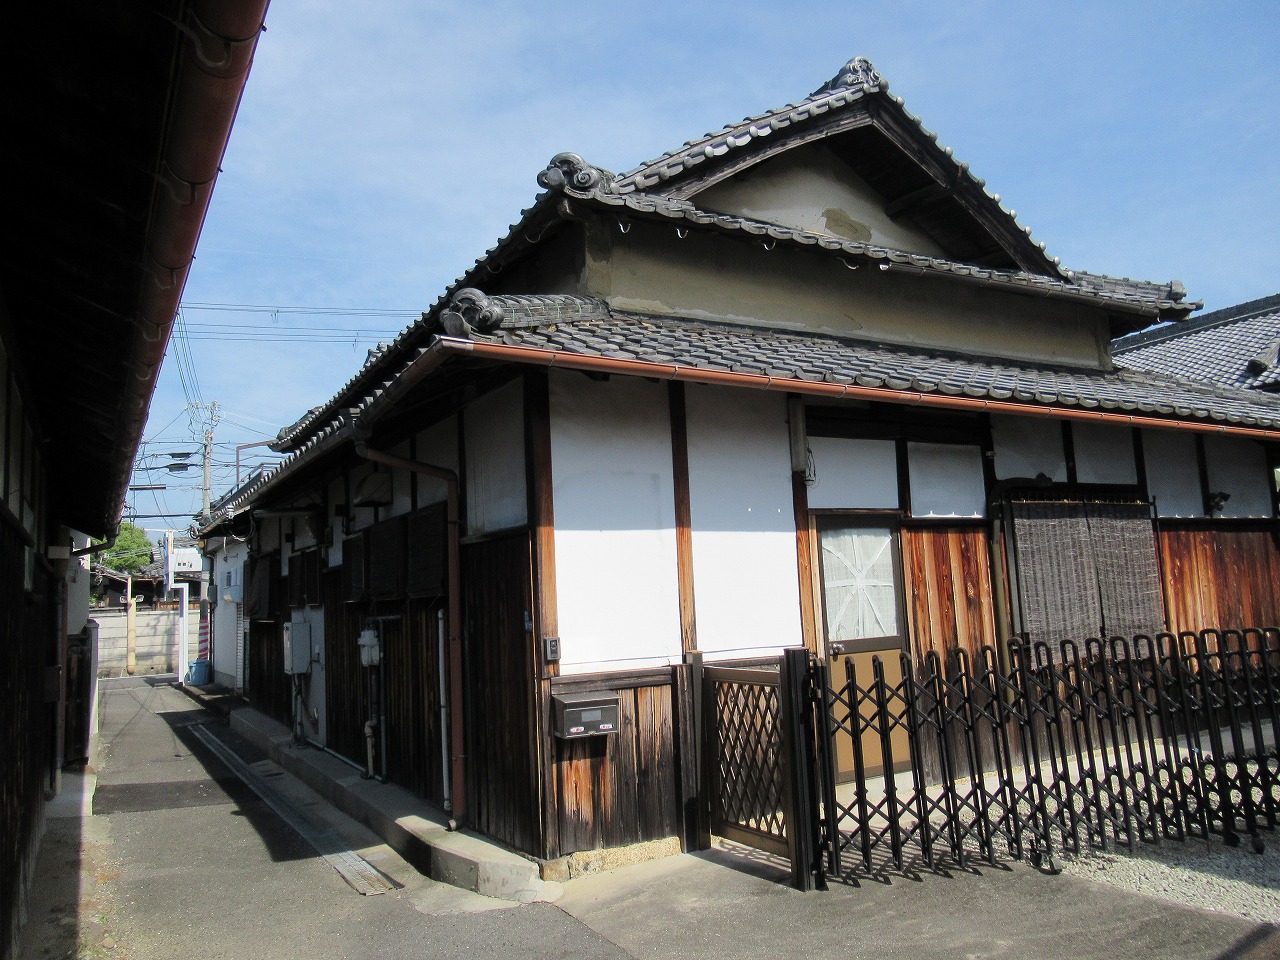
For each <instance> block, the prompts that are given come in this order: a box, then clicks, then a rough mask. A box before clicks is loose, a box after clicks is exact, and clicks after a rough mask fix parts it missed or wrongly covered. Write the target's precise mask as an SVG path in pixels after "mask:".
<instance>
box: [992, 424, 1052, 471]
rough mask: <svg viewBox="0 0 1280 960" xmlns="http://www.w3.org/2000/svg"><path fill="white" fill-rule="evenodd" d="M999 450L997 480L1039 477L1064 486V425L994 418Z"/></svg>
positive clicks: (993, 441) (996, 447) (996, 444)
mask: <svg viewBox="0 0 1280 960" xmlns="http://www.w3.org/2000/svg"><path fill="white" fill-rule="evenodd" d="M991 441H992V443H993V444H994V445H995V451H996V478H997V479H999V480H1007V479H1009V478H1010V477H1036V476H1039V475H1040V474H1042V473H1043V474H1044V475H1045V476H1047V477H1048V478H1049V479H1050V480H1057V481H1058V482H1059V483H1065V482H1066V479H1067V455H1066V453H1065V452H1064V451H1063V449H1062V423H1061V421H1059V420H1035V419H1032V418H1030V417H1000V416H995V417H992V418H991Z"/></svg>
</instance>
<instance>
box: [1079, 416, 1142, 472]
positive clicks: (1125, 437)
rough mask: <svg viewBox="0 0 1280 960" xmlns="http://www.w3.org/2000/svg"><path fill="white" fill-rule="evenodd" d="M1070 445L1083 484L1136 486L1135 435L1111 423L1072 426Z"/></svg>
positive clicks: (1126, 428) (1129, 430)
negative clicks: (1124, 484) (1131, 484)
mask: <svg viewBox="0 0 1280 960" xmlns="http://www.w3.org/2000/svg"><path fill="white" fill-rule="evenodd" d="M1071 445H1072V447H1074V449H1075V454H1076V479H1077V480H1078V481H1079V482H1080V483H1137V482H1138V466H1137V461H1136V460H1135V459H1134V454H1133V431H1132V430H1131V429H1130V428H1129V427H1120V426H1116V425H1114V424H1109V423H1073V424H1072V425H1071Z"/></svg>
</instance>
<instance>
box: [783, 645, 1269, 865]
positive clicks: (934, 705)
mask: <svg viewBox="0 0 1280 960" xmlns="http://www.w3.org/2000/svg"><path fill="white" fill-rule="evenodd" d="M1007 654H1008V655H1007V657H1006V658H1004V659H1003V660H1002V659H1001V657H1000V656H999V651H997V650H995V649H993V648H984V649H983V650H982V651H981V654H980V656H979V657H978V658H977V659H976V660H974V659H971V658H969V657H968V656H966V655H965V654H964V653H963V652H959V651H957V652H955V653H953V654H952V655H951V656H950V657H948V658H946V659H945V661H944V660H943V659H942V658H940V657H939V656H937V655H936V654H933V653H931V654H930V655H929V656H927V657H926V658H925V660H924V662H923V664H920V665H918V666H917V665H916V664H915V663H914V662H913V661H912V658H911V657H909V656H908V655H906V654H904V655H903V657H902V664H901V666H902V680H901V681H899V682H897V683H893V682H890V681H886V679H885V670H884V665H883V663H882V662H881V661H880V659H879V658H876V659H875V660H874V661H873V670H872V673H871V675H870V676H863V675H860V674H856V673H855V671H854V666H853V663H852V661H851V660H850V661H846V665H847V672H846V673H845V675H844V676H840V677H828V676H827V675H826V665H825V664H821V663H814V664H812V665H811V667H810V680H809V695H808V699H809V700H810V702H813V703H814V704H815V710H814V713H815V721H816V723H817V725H818V726H819V728H820V729H822V728H825V729H823V731H822V734H821V735H820V736H819V738H818V740H819V743H818V748H819V749H818V750H817V751H816V752H815V755H814V758H815V761H817V759H818V756H820V755H822V754H824V753H825V754H826V755H827V756H830V755H831V754H833V753H834V751H835V750H836V749H837V748H840V747H841V742H842V741H843V748H844V749H846V750H851V751H852V754H853V758H854V764H853V766H854V769H853V772H852V777H851V779H850V780H849V781H848V782H845V783H836V782H835V775H834V767H833V765H832V764H831V763H830V762H829V760H827V761H825V762H815V763H814V764H813V766H812V767H811V769H812V771H813V776H814V780H815V782H814V784H813V787H812V788H811V789H812V790H813V792H814V794H815V795H816V796H817V797H818V798H819V799H820V801H821V804H820V805H821V810H820V812H818V813H816V814H815V816H816V817H817V818H818V820H819V822H820V826H821V833H822V838H823V839H822V843H823V845H824V847H825V852H826V855H827V860H828V863H827V868H828V870H829V872H831V873H832V874H834V875H837V876H844V877H846V878H849V879H852V880H856V879H857V878H858V876H859V875H862V876H881V875H884V874H887V873H890V872H894V871H896V872H907V873H911V872H912V871H915V870H918V869H920V868H924V869H937V868H939V867H941V866H943V865H952V866H957V867H963V866H965V865H967V864H968V863H969V862H970V861H973V860H982V861H986V862H989V863H995V862H997V861H998V860H1000V859H1003V858H1006V857H1011V858H1014V859H1019V860H1023V859H1025V860H1030V861H1032V862H1035V863H1038V864H1040V865H1043V866H1046V867H1050V868H1052V867H1054V866H1056V862H1055V854H1056V853H1057V852H1058V851H1064V852H1072V853H1075V852H1079V851H1081V850H1082V849H1084V848H1085V847H1101V848H1106V847H1108V846H1109V845H1111V844H1116V843H1120V844H1125V845H1129V846H1132V845H1133V844H1135V843H1136V842H1146V843H1155V842H1159V841H1163V840H1186V839H1188V838H1205V839H1207V838H1208V837H1209V836H1210V835H1214V834H1216V835H1219V836H1220V837H1221V838H1222V839H1223V841H1225V842H1226V843H1227V844H1228V845H1231V846H1235V845H1238V844H1239V843H1240V839H1241V837H1242V836H1247V837H1248V838H1249V841H1250V843H1251V845H1252V846H1253V848H1254V849H1255V850H1258V851H1260V850H1261V849H1262V844H1263V839H1262V835H1261V831H1263V830H1274V829H1275V827H1276V824H1277V820H1278V819H1280V759H1278V755H1277V748H1276V740H1277V734H1280V631H1278V630H1276V629H1274V628H1269V629H1265V630H1253V629H1251V630H1243V631H1221V632H1219V631H1205V632H1202V633H1200V634H1182V635H1177V636H1175V635H1172V634H1160V635H1158V636H1157V637H1155V638H1154V639H1152V638H1147V637H1137V638H1134V639H1133V640H1126V639H1122V638H1115V639H1112V640H1108V641H1100V640H1090V641H1088V642H1086V643H1085V644H1083V645H1077V644H1075V643H1071V642H1065V643H1062V644H1060V645H1059V644H1055V645H1052V646H1050V645H1048V644H1044V643H1035V644H1027V643H1023V642H1014V643H1013V644H1011V645H1010V647H1009V648H1008V650H1007ZM902 732H905V734H906V736H905V737H903V736H902ZM904 743H905V746H904ZM824 747H825V748H826V749H823V748H824ZM869 771H871V772H870V773H869ZM881 771H883V772H881Z"/></svg>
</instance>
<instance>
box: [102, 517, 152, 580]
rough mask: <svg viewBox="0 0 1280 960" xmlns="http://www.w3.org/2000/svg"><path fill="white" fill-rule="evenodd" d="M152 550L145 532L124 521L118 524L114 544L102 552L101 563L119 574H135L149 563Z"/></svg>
mask: <svg viewBox="0 0 1280 960" xmlns="http://www.w3.org/2000/svg"><path fill="white" fill-rule="evenodd" d="M154 549H155V547H154V544H152V542H151V541H150V540H148V539H147V532H146V531H145V530H143V529H142V528H141V527H139V526H135V525H134V524H132V523H130V522H129V521H128V520H126V521H125V522H124V523H122V524H120V532H119V533H118V534H117V535H116V542H115V544H114V545H113V546H111V547H110V548H109V549H107V550H103V551H102V559H101V562H102V565H103V566H104V567H110V568H111V569H112V570H118V571H120V572H121V573H136V572H137V571H138V570H141V569H142V568H143V567H145V566H146V565H147V564H149V563H150V562H151V560H152V557H153V553H152V551H153V550H154Z"/></svg>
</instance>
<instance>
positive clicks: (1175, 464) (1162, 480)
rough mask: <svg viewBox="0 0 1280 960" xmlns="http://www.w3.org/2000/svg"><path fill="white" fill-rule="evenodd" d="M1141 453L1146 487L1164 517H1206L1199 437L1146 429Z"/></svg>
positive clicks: (1157, 509)
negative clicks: (1199, 459)
mask: <svg viewBox="0 0 1280 960" xmlns="http://www.w3.org/2000/svg"><path fill="white" fill-rule="evenodd" d="M1142 456H1143V459H1144V460H1145V461H1146V466H1147V490H1148V491H1149V492H1150V494H1151V496H1153V497H1154V498H1155V501H1156V512H1157V513H1158V514H1159V516H1162V517H1203V516H1204V499H1203V497H1202V496H1201V492H1200V468H1199V466H1198V463H1197V460H1196V438H1195V436H1194V435H1192V434H1190V433H1185V432H1175V431H1172V430H1143V431H1142Z"/></svg>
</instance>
